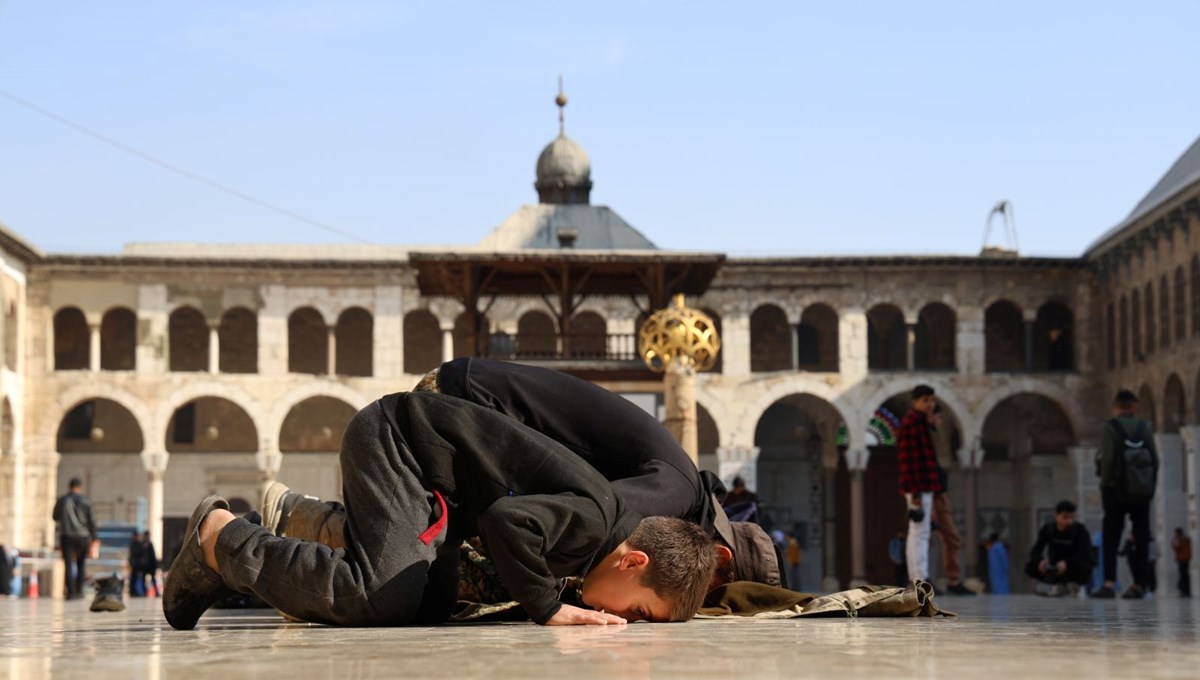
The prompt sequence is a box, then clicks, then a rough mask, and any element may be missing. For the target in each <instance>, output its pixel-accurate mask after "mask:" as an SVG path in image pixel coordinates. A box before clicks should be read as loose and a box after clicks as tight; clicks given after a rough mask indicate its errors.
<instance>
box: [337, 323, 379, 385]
mask: <svg viewBox="0 0 1200 680" xmlns="http://www.w3.org/2000/svg"><path fill="white" fill-rule="evenodd" d="M335 337H336V338H337V342H336V343H335V344H336V347H337V356H336V357H335V358H334V360H335V362H336V364H337V374H338V375H350V376H359V377H368V376H370V375H371V374H372V371H373V370H374V369H373V363H374V362H373V360H372V354H373V350H374V347H375V320H374V318H372V317H371V313H370V312H368V311H367V310H365V309H363V308H362V307H351V308H349V309H347V310H345V311H343V312H342V313H341V314H340V315H339V316H338V321H337V329H336V330H335Z"/></svg>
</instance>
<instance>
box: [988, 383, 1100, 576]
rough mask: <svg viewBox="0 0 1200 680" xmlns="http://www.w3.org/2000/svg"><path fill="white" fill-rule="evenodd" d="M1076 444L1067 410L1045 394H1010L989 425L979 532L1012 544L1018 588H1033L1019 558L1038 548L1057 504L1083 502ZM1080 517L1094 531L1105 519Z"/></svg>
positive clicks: (1013, 572) (1013, 573)
mask: <svg viewBox="0 0 1200 680" xmlns="http://www.w3.org/2000/svg"><path fill="white" fill-rule="evenodd" d="M1076 441H1077V439H1076V434H1075V431H1074V427H1073V426H1072V424H1071V420H1070V418H1069V417H1068V416H1067V413H1066V411H1065V409H1063V407H1062V406H1061V405H1060V404H1059V403H1058V402H1057V401H1055V400H1054V399H1051V398H1050V397H1047V396H1045V395H1041V394H1036V393H1030V392H1025V393H1020V394H1015V395H1013V396H1010V397H1008V398H1006V399H1004V400H1002V401H1001V402H1000V403H998V404H996V406H995V407H993V408H992V409H991V411H990V412H989V413H988V414H987V416H986V418H985V419H984V421H983V429H982V433H981V445H982V447H983V452H984V456H983V464H982V466H981V468H980V470H979V477H978V479H979V481H978V493H979V496H978V506H979V516H978V522H979V534H980V536H981V537H982V536H987V535H989V534H990V533H997V534H1000V537H1001V540H1003V541H1004V542H1005V543H1007V544H1008V545H1009V546H1010V549H1011V555H1012V557H1011V558H1010V572H1009V579H1010V583H1012V584H1013V586H1014V590H1024V591H1028V590H1029V584H1028V579H1026V578H1024V577H1023V576H1022V571H1021V566H1022V560H1021V559H1018V557H1019V556H1021V555H1023V554H1024V552H1025V551H1026V550H1027V549H1028V547H1029V546H1031V545H1033V541H1034V538H1035V537H1036V536H1037V531H1038V529H1039V528H1040V527H1041V525H1042V524H1043V523H1045V522H1047V521H1050V520H1051V519H1053V516H1054V506H1055V505H1056V504H1057V503H1058V502H1059V501H1061V500H1064V499H1069V500H1073V501H1075V502H1076V503H1078V501H1077V500H1075V496H1076V488H1077V479H1076V471H1075V469H1074V466H1073V465H1072V464H1071V461H1070V458H1069V456H1068V455H1067V450H1068V448H1069V447H1071V446H1073V445H1074V444H1075V443H1076ZM1080 519H1081V520H1082V521H1091V522H1092V523H1093V525H1092V526H1091V527H1090V528H1092V529H1098V528H1099V524H1098V520H1099V518H1087V517H1080ZM968 548H971V549H974V547H973V546H968Z"/></svg>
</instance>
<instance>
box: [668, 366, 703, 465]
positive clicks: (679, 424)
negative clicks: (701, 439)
mask: <svg viewBox="0 0 1200 680" xmlns="http://www.w3.org/2000/svg"><path fill="white" fill-rule="evenodd" d="M663 383H664V384H663V396H664V397H665V401H666V403H665V404H664V406H665V407H666V418H665V419H664V421H663V426H665V427H666V428H667V431H668V432H670V433H671V436H672V437H674V438H675V441H677V442H679V445H680V446H682V447H683V450H684V451H687V453H688V455H689V456H691V458H692V462H693V463H695V464H696V467H697V468H699V467H700V453H699V449H700V445H699V443H698V441H697V434H696V369H695V368H693V367H692V365H691V362H690V361H684V360H676V361H672V362H671V364H670V365H669V366H668V367H667V374H666V376H665V377H664V379H663Z"/></svg>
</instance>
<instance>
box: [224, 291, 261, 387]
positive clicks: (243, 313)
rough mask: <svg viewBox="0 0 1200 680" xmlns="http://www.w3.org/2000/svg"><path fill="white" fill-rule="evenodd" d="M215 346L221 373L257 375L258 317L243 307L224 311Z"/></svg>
mask: <svg viewBox="0 0 1200 680" xmlns="http://www.w3.org/2000/svg"><path fill="white" fill-rule="evenodd" d="M217 345H218V350H219V356H218V360H217V364H218V368H219V370H220V371H221V372H222V373H257V372H258V317H257V316H255V314H254V312H252V311H250V310H249V309H246V308H245V307H234V308H232V309H228V310H226V311H225V313H224V314H222V315H221V324H220V326H218V327H217Z"/></svg>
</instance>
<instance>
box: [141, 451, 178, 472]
mask: <svg viewBox="0 0 1200 680" xmlns="http://www.w3.org/2000/svg"><path fill="white" fill-rule="evenodd" d="M141 456H142V467H143V468H145V470H146V473H147V474H149V475H150V476H151V477H161V476H162V475H163V473H165V472H166V471H167V463H168V462H170V460H171V454H169V453H167V452H166V451H142V454H141Z"/></svg>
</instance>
